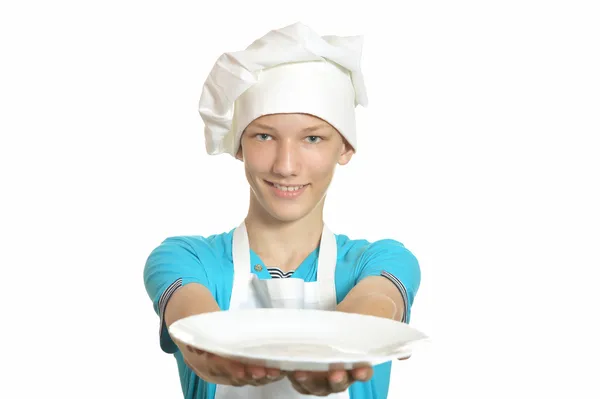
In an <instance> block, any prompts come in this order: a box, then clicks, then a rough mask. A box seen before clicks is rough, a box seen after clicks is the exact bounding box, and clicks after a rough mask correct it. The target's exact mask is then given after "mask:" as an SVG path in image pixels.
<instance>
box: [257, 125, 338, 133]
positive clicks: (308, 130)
mask: <svg viewBox="0 0 600 399" xmlns="http://www.w3.org/2000/svg"><path fill="white" fill-rule="evenodd" d="M252 127H257V128H260V129H264V130H269V131H277V129H275V128H274V127H272V126H269V125H264V124H262V123H254V124H253V125H252ZM325 127H329V125H327V124H325V123H321V124H320V125H315V126H310V127H306V128H304V129H302V132H303V133H307V132H315V131H317V130H320V129H323V128H325Z"/></svg>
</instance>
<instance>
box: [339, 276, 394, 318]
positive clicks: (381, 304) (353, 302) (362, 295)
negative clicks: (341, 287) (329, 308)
mask: <svg viewBox="0 0 600 399" xmlns="http://www.w3.org/2000/svg"><path fill="white" fill-rule="evenodd" d="M336 310H338V311H340V312H346V313H358V314H364V315H369V316H376V317H384V318H386V319H393V320H397V321H400V320H402V318H403V317H404V300H403V299H402V295H401V294H400V293H399V292H398V289H397V288H396V287H395V286H394V285H393V284H392V283H391V282H390V281H388V280H387V279H385V278H383V277H378V276H377V277H368V278H366V279H364V280H362V281H361V282H360V283H359V284H358V285H356V287H354V288H353V289H352V290H351V291H350V292H349V293H348V295H347V296H346V298H344V300H343V301H342V302H340V303H339V304H338V306H337V308H336Z"/></svg>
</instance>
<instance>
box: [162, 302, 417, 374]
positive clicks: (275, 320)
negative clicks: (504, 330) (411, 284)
mask: <svg viewBox="0 0 600 399" xmlns="http://www.w3.org/2000/svg"><path fill="white" fill-rule="evenodd" d="M169 334H170V335H171V337H173V338H175V339H177V340H179V341H181V342H183V343H185V344H187V345H190V346H193V347H195V348H198V349H201V350H204V351H207V352H210V353H214V354H217V355H219V356H223V357H228V358H233V359H236V360H239V361H241V362H243V363H247V364H256V365H263V366H265V367H272V368H277V369H280V370H286V371H290V370H312V371H326V370H331V369H352V368H354V367H357V366H360V365H371V366H375V365H377V364H381V363H384V362H387V361H389V360H392V359H398V358H406V357H409V356H410V355H411V353H412V346H413V344H414V343H416V342H421V341H424V340H427V338H428V337H427V336H426V335H425V334H423V333H422V332H420V331H417V330H416V329H414V328H412V327H410V326H409V325H408V324H405V323H400V322H397V321H394V320H389V319H384V318H380V317H374V316H364V315H358V314H351V313H343V312H334V311H324V310H311V309H271V308H267V309H247V310H233V311H224V312H213V313H204V314H201V315H196V316H190V317H186V318H183V319H180V320H178V321H176V322H175V323H173V324H171V326H170V327H169Z"/></svg>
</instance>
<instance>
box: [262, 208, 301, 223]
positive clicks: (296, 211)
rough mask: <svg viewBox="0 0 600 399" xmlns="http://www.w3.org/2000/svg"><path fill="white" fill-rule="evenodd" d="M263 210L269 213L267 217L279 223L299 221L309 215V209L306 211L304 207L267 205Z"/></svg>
mask: <svg viewBox="0 0 600 399" xmlns="http://www.w3.org/2000/svg"><path fill="white" fill-rule="evenodd" d="M265 210H266V211H267V212H268V213H269V215H271V216H272V217H273V218H274V219H277V220H279V221H280V222H295V221H296V220H300V219H302V218H304V217H305V216H306V215H308V214H309V213H310V209H307V208H306V207H298V206H285V205H280V204H277V205H275V206H273V205H272V204H269V205H267V207H266V208H265Z"/></svg>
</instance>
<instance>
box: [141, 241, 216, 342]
mask: <svg viewBox="0 0 600 399" xmlns="http://www.w3.org/2000/svg"><path fill="white" fill-rule="evenodd" d="M206 247H207V248H206V249H205V250H204V251H203V246H202V245H200V246H199V245H192V243H191V242H190V241H189V239H186V238H179V237H172V238H167V239H166V240H165V241H163V242H162V243H161V244H160V245H159V246H158V247H157V248H155V249H154V250H153V251H152V252H151V254H150V256H149V257H148V259H147V260H146V265H145V267H144V285H145V287H146V292H147V293H148V296H149V297H150V299H151V300H152V303H153V306H154V311H155V312H156V313H157V315H158V316H159V319H160V329H159V337H160V347H161V349H162V350H163V351H164V352H166V353H175V352H177V350H178V348H177V346H176V345H175V343H174V342H173V341H172V340H171V337H170V336H169V333H168V330H167V327H166V324H165V320H164V312H165V308H166V306H167V302H168V301H169V299H170V298H171V296H172V295H173V293H174V292H175V291H177V290H178V289H179V288H181V287H183V286H184V285H186V284H189V283H199V284H202V285H204V286H205V287H207V288H209V289H210V281H209V278H208V275H207V270H206V268H205V267H204V265H203V262H202V261H201V260H200V259H206V257H210V256H211V255H212V254H211V253H210V249H209V248H208V245H206ZM198 252H206V253H203V254H198ZM211 291H212V290H211Z"/></svg>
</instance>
